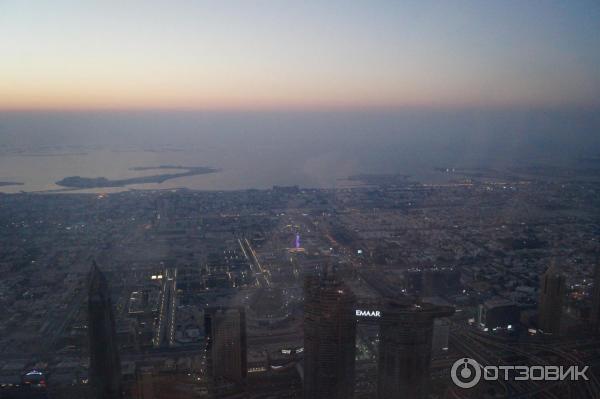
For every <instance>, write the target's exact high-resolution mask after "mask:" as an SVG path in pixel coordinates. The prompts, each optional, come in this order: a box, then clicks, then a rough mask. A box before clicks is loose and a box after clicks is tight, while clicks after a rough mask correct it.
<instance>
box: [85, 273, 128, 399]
mask: <svg viewBox="0 0 600 399" xmlns="http://www.w3.org/2000/svg"><path fill="white" fill-rule="evenodd" d="M88 334H89V341H90V386H91V388H92V390H93V395H94V397H95V398H97V399H120V398H122V391H121V389H122V387H121V362H120V360H119V352H118V345H117V338H116V333H115V318H114V314H113V309H112V303H111V300H110V290H109V288H108V283H107V282H106V278H105V277H104V275H103V274H102V272H101V271H100V269H99V268H98V266H97V265H96V263H95V262H94V264H93V265H92V269H91V271H90V276H89V297H88Z"/></svg>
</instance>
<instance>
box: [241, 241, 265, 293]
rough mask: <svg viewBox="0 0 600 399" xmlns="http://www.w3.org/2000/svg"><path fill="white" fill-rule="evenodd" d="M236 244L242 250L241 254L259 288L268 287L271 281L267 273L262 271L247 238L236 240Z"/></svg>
mask: <svg viewBox="0 0 600 399" xmlns="http://www.w3.org/2000/svg"><path fill="white" fill-rule="evenodd" d="M238 243H239V244H240V248H241V249H242V253H243V254H244V256H245V257H246V260H247V261H248V263H249V264H250V269H251V270H252V273H253V274H254V276H255V277H256V280H257V282H258V284H259V286H261V287H270V286H271V281H270V276H269V271H268V270H265V269H263V267H262V265H261V264H260V261H259V260H258V256H257V255H256V251H254V249H253V248H252V245H250V242H249V241H248V239H247V238H244V239H243V240H241V239H239V238H238Z"/></svg>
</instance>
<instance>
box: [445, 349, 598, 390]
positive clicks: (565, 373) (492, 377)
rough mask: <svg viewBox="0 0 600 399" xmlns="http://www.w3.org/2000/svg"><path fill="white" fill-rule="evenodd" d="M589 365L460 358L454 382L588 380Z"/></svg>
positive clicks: (453, 371) (466, 384)
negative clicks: (499, 362) (521, 363)
mask: <svg viewBox="0 0 600 399" xmlns="http://www.w3.org/2000/svg"><path fill="white" fill-rule="evenodd" d="M588 368H589V366H584V367H579V366H482V365H481V364H479V363H478V362H477V361H476V360H475V359H471V358H468V357H465V358H462V359H458V360H457V361H456V362H454V364H453V365H452V369H451V370H450V374H451V377H452V382H454V384H455V385H456V386H458V387H460V388H465V389H468V388H473V387H474V386H475V385H477V384H478V383H479V381H480V380H481V378H483V379H484V380H486V381H497V380H503V381H511V380H514V381H564V380H571V381H579V380H585V381H588V380H589V379H588V376H587V375H586V372H587V371H588Z"/></svg>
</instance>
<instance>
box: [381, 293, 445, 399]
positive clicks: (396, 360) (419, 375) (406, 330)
mask: <svg viewBox="0 0 600 399" xmlns="http://www.w3.org/2000/svg"><path fill="white" fill-rule="evenodd" d="M453 313H454V308H452V307H446V306H435V305H431V304H427V303H421V304H415V303H413V302H412V301H411V302H407V303H400V302H399V301H396V300H388V301H386V302H384V303H383V306H382V308H381V319H380V321H379V365H378V373H377V397H378V398H379V399H392V398H411V399H422V398H426V397H427V386H428V384H429V377H430V366H431V341H432V339H433V321H434V319H435V318H437V317H447V316H450V315H452V314H453Z"/></svg>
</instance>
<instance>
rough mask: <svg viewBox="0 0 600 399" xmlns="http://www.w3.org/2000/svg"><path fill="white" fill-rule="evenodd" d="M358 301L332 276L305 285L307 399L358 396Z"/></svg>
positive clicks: (305, 389)
mask: <svg viewBox="0 0 600 399" xmlns="http://www.w3.org/2000/svg"><path fill="white" fill-rule="evenodd" d="M355 304H356V300H355V297H354V295H353V294H352V292H351V291H350V290H349V289H348V287H346V286H345V285H344V284H343V283H342V282H341V281H339V280H338V279H337V278H335V277H334V276H333V275H332V274H331V273H326V274H325V275H324V276H321V277H307V278H306V280H305V282H304V398H305V399H321V398H328V399H336V398H339V399H346V398H352V396H353V395H354V358H355V353H356V349H355V339H356V319H355V316H354V307H355Z"/></svg>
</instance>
